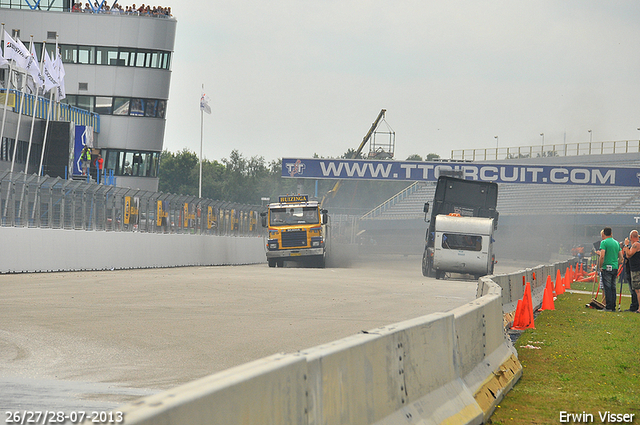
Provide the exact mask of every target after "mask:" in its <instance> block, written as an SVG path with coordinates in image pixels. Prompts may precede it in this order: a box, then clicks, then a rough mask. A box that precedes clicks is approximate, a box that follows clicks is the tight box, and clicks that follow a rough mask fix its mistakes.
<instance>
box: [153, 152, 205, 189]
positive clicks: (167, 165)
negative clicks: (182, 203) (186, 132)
mask: <svg viewBox="0 0 640 425" xmlns="http://www.w3.org/2000/svg"><path fill="white" fill-rule="evenodd" d="M197 166H198V156H197V155H196V154H195V152H191V151H190V150H188V149H187V148H184V149H183V150H182V151H181V152H178V153H176V154H173V153H171V152H169V151H166V150H165V151H163V152H162V154H161V155H160V172H159V174H158V177H159V180H160V182H159V184H158V190H160V191H161V192H171V193H180V194H183V195H197V194H198V174H197V173H196V174H195V176H194V174H193V172H192V171H193V168H194V167H197Z"/></svg>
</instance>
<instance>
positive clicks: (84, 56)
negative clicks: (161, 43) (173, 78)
mask: <svg viewBox="0 0 640 425" xmlns="http://www.w3.org/2000/svg"><path fill="white" fill-rule="evenodd" d="M49 44H51V43H49ZM49 44H48V45H47V50H49V49H50V47H49ZM35 46H36V50H37V51H38V52H41V51H42V43H35ZM51 49H53V47H51ZM60 52H61V55H62V61H63V62H64V63H73V64H81V65H109V66H127V67H129V66H134V67H138V68H156V69H167V70H168V69H170V68H169V67H170V61H171V52H163V51H154V50H148V49H133V48H126V47H120V48H118V47H103V46H80V45H72V44H60Z"/></svg>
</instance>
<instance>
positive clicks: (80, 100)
mask: <svg viewBox="0 0 640 425" xmlns="http://www.w3.org/2000/svg"><path fill="white" fill-rule="evenodd" d="M0 72H1V70H0ZM80 84H86V83H80ZM83 90H87V88H84V89H83ZM62 102H63V103H66V104H68V105H71V106H75V107H78V108H80V109H85V110H87V111H89V112H95V113H97V114H100V115H125V116H132V117H146V118H164V117H165V110H166V107H167V101H166V100H160V99H143V98H129V97H110V96H85V95H75V94H69V95H67V98H66V99H64V100H63V101H62Z"/></svg>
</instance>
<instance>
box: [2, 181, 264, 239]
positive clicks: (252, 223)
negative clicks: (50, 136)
mask: <svg viewBox="0 0 640 425" xmlns="http://www.w3.org/2000/svg"><path fill="white" fill-rule="evenodd" d="M261 209H262V207H260V206H258V205H247V204H237V203H234V202H225V201H215V200H211V199H203V198H198V197H197V196H188V195H175V194H171V193H162V192H149V191H145V190H138V189H129V188H122V187H115V186H109V185H99V184H96V183H94V182H87V181H85V180H82V181H79V180H64V179H61V178H59V177H57V178H52V177H48V176H45V177H39V176H37V175H35V174H34V175H28V174H24V173H10V172H9V171H6V172H4V173H2V174H0V219H1V221H0V224H1V225H2V226H10V227H41V228H51V229H70V230H103V231H116V232H134V231H138V232H151V233H189V234H210V235H228V236H261V235H262V230H261V229H262V227H261V226H260V223H259V222H260V220H259V212H260V211H261Z"/></svg>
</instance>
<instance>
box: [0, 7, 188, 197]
mask: <svg viewBox="0 0 640 425" xmlns="http://www.w3.org/2000/svg"><path fill="white" fill-rule="evenodd" d="M35 3H36V6H34V5H32V2H27V1H26V0H21V1H20V0H11V1H6V0H0V20H1V21H2V22H3V23H4V24H5V30H6V31H7V33H8V34H9V35H11V36H13V37H14V38H19V39H20V40H21V41H22V42H23V43H24V44H25V45H26V46H29V41H30V36H33V41H34V43H35V47H36V52H37V53H38V55H39V56H38V57H41V56H40V55H41V54H42V46H43V42H44V44H45V46H46V49H47V50H48V51H49V52H50V54H53V52H54V50H55V45H56V41H57V42H58V45H59V48H60V52H61V55H62V60H63V63H64V68H65V71H66V76H65V80H64V81H65V87H66V94H67V97H66V99H64V100H63V101H62V102H63V103H66V104H67V109H66V110H67V111H70V112H69V113H68V114H67V115H66V119H65V117H63V118H62V121H68V122H71V121H73V122H74V124H80V121H83V122H82V124H83V125H87V126H90V127H91V128H92V129H93V132H94V133H93V141H92V143H93V148H94V154H98V153H100V154H101V155H102V157H103V159H104V167H105V168H106V171H107V174H111V173H112V174H113V175H114V176H115V177H116V185H117V186H120V187H131V188H137V189H142V190H148V191H157V189H158V169H159V161H160V154H161V152H162V148H163V142H164V132H165V122H166V111H167V100H168V97H169V84H170V80H171V61H172V55H173V48H174V41H175V31H176V20H175V19H174V18H173V17H170V16H166V15H139V14H137V13H136V14H125V13H122V12H118V11H116V13H113V12H104V11H103V10H97V9H95V10H94V11H91V12H89V11H85V12H72V11H71V7H72V2H71V1H70V0H47V4H46V5H44V4H43V3H44V0H42V1H36V2H35ZM7 74H8V73H7V72H6V68H5V69H3V70H1V71H0V78H1V79H2V86H3V87H6V84H7ZM46 97H47V100H48V95H47V96H46ZM16 110H17V109H16V108H9V110H8V114H7V121H6V128H5V131H4V134H3V140H2V149H0V171H2V170H6V169H8V168H9V165H10V162H11V158H12V154H13V149H14V146H17V155H16V164H17V165H20V163H21V165H20V166H19V167H17V168H16V171H22V170H23V169H24V167H25V160H26V155H25V151H26V146H27V141H28V139H29V134H30V128H31V115H29V114H27V113H24V114H23V117H22V120H21V122H20V127H21V128H20V132H19V140H18V143H17V144H16V143H15V138H14V136H15V133H16V126H17V124H18V121H19V120H18V114H17V113H16V112H15V111H16ZM44 121H45V120H44V119H43V118H42V117H40V118H37V125H36V127H35V130H34V137H33V147H32V151H31V152H32V154H31V156H30V158H29V166H28V169H29V173H35V172H37V171H38V164H39V161H40V151H41V148H42V141H43V138H44V128H45V124H44ZM62 128H63V129H64V128H65V127H64V125H62ZM67 133H69V132H67V131H66V130H65V131H62V132H61V126H60V123H59V122H58V123H55V124H54V125H52V126H51V128H50V132H49V137H48V138H47V149H46V151H45V158H44V162H45V163H44V167H43V168H44V172H45V174H49V175H51V176H56V175H59V176H60V177H64V171H63V172H61V170H60V167H57V168H56V167H55V166H54V165H53V163H54V162H55V160H56V159H55V157H56V154H58V153H59V152H57V149H58V148H60V147H61V146H64V145H65V144H67V142H68V138H69V137H73V135H71V134H67ZM49 143H51V147H50V146H49ZM67 155H68V153H67ZM58 159H59V158H58Z"/></svg>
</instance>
